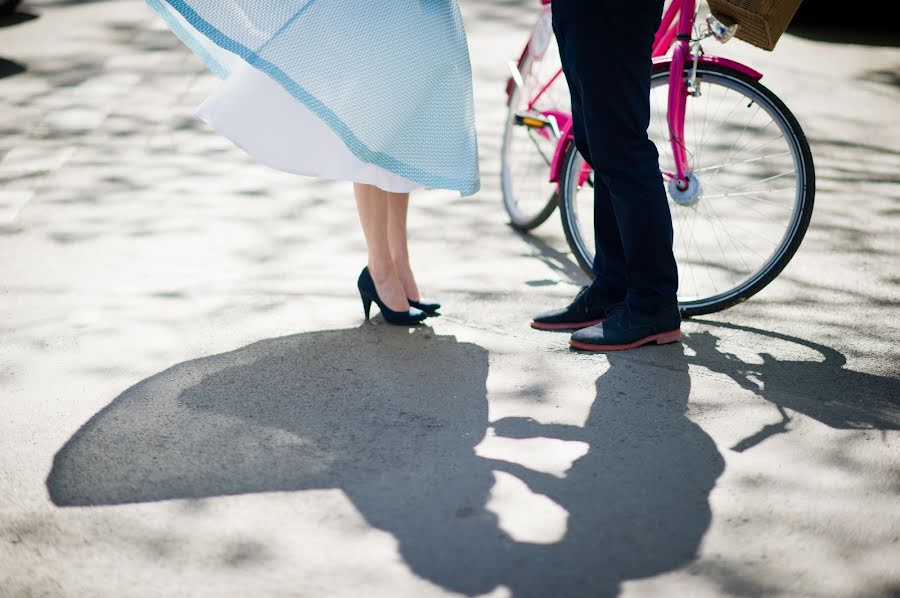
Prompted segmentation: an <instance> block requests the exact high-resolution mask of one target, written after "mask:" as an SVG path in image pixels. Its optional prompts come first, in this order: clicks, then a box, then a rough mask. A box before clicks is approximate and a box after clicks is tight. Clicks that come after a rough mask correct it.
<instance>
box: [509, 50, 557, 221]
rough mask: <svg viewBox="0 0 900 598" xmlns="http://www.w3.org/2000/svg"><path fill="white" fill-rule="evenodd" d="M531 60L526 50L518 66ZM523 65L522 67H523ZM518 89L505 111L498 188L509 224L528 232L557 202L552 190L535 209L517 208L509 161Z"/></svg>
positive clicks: (510, 97)
mask: <svg viewBox="0 0 900 598" xmlns="http://www.w3.org/2000/svg"><path fill="white" fill-rule="evenodd" d="M531 62H532V58H531V56H530V55H528V53H527V52H526V56H525V57H524V58H523V61H522V63H521V64H520V65H519V67H520V68H521V69H522V70H528V67H530V65H531ZM523 67H524V68H523ZM520 93H521V92H520V90H519V88H518V87H517V86H515V85H514V86H513V88H512V90H511V92H510V96H509V104H508V108H507V113H506V124H505V125H504V129H503V143H502V146H501V148H500V188H501V190H502V193H503V207H504V208H505V209H506V213H507V215H508V216H509V225H510V226H511V227H512V228H514V229H515V230H517V231H520V232H528V231H530V230H533V229H535V228H537V227H539V226H540V225H542V224H543V223H544V222H546V221H547V219H548V218H550V216H551V215H552V214H553V212H554V210H556V206H557V205H558V203H559V200H558V194H557V192H555V191H554V192H553V193H552V194H551V195H550V196H549V197H548V199H547V202H546V203H544V204H539V205H542V206H543V207H542V208H541V209H540V210H537V211H524V210H522V209H520V208H519V202H518V201H517V200H516V196H515V192H514V190H513V187H514V184H513V176H512V173H511V172H510V161H511V154H512V152H513V148H512V147H511V145H512V136H513V132H514V127H515V126H516V125H515V115H516V106H518V100H519V94H520ZM546 172H547V179H548V180H549V178H550V176H549V173H550V167H549V165H548V166H547V171H546Z"/></svg>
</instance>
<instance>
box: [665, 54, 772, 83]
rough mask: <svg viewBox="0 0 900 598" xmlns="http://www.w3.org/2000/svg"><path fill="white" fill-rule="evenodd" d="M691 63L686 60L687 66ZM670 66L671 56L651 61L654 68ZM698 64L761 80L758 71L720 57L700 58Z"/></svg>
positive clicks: (760, 74) (689, 60)
mask: <svg viewBox="0 0 900 598" xmlns="http://www.w3.org/2000/svg"><path fill="white" fill-rule="evenodd" d="M691 62H693V60H691V59H690V58H688V61H687V64H691ZM670 64H672V57H671V56H660V57H659V58H654V59H653V66H654V67H658V66H666V67H668V66H669V65H670ZM700 64H709V65H713V66H719V67H722V68H725V69H731V70H733V71H737V72H739V73H741V74H742V75H747V76H748V77H750V78H751V79H753V80H754V81H759V80H760V79H762V73H760V72H759V71H756V70H754V69H752V68H750V67H749V66H747V65H746V64H742V63H740V62H737V61H735V60H730V59H728V58H722V57H721V56H701V57H700Z"/></svg>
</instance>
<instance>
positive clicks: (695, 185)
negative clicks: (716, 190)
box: [668, 173, 703, 206]
mask: <svg viewBox="0 0 900 598" xmlns="http://www.w3.org/2000/svg"><path fill="white" fill-rule="evenodd" d="M685 179H687V187H685V188H684V189H680V188H679V187H678V182H677V179H674V178H673V179H670V180H669V183H668V191H669V197H671V198H672V201H674V202H675V203H676V204H678V205H680V206H693V205H694V204H696V203H697V202H698V201H700V196H701V195H702V193H703V186H702V185H701V184H700V179H698V178H697V177H695V176H694V175H693V174H692V173H687V174H686V175H685Z"/></svg>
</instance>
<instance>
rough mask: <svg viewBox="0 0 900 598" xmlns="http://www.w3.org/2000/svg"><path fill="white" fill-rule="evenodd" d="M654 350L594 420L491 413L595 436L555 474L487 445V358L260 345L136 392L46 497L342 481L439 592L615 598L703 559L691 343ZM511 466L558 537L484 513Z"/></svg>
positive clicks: (60, 459) (705, 461)
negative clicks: (542, 502) (551, 507)
mask: <svg viewBox="0 0 900 598" xmlns="http://www.w3.org/2000/svg"><path fill="white" fill-rule="evenodd" d="M653 351H654V352H655V353H660V354H665V355H666V356H667V367H666V368H658V371H654V374H653V375H652V376H648V375H647V371H646V367H645V366H644V365H643V364H641V362H640V361H638V360H635V359H634V358H633V357H632V356H628V355H616V356H610V359H609V363H610V368H609V369H608V370H607V371H606V372H605V373H603V375H602V376H600V378H599V379H598V380H597V384H596V391H597V397H596V400H595V401H594V403H593V406H592V408H591V411H590V415H589V417H588V420H587V422H586V424H585V426H584V427H577V426H562V425H553V424H540V423H538V422H535V421H533V420H530V419H525V418H507V419H503V420H500V421H498V422H496V424H495V428H496V430H495V432H494V433H495V434H497V435H498V436H506V437H508V438H534V437H549V438H555V439H559V440H569V441H576V442H581V443H584V444H585V445H587V452H586V454H585V455H584V456H583V457H581V458H579V459H578V460H576V461H575V462H574V463H573V465H572V467H571V468H570V469H569V471H568V473H567V474H566V475H565V476H563V477H557V476H555V475H550V474H546V473H542V472H539V471H535V470H533V469H529V468H527V467H524V466H523V465H520V464H516V463H512V462H508V461H502V460H498V459H492V458H487V457H482V456H479V455H478V454H477V451H476V448H475V447H476V446H477V445H478V444H479V443H481V442H482V440H483V439H484V437H485V435H486V434H487V433H488V430H489V426H490V425H491V424H490V423H489V422H488V411H487V396H486V379H487V374H488V353H487V351H486V350H485V349H483V348H482V347H480V346H477V345H474V344H471V343H460V342H457V341H456V340H455V338H453V337H447V336H438V335H435V334H434V333H433V332H432V331H431V330H430V329H428V328H419V329H413V330H407V329H397V328H391V327H386V326H373V325H365V326H362V327H360V328H357V329H348V330H335V331H326V332H312V333H305V334H299V335H295V336H290V337H285V338H280V339H272V340H265V341H261V342H258V343H255V344H252V345H249V346H247V347H244V348H241V349H238V350H236V351H233V352H230V353H226V354H223V355H216V356H212V357H206V358H202V359H197V360H193V361H188V362H185V363H182V364H179V365H176V366H174V367H172V368H170V369H168V370H165V371H164V372H161V373H159V374H157V375H154V376H152V377H150V378H148V379H146V380H144V381H142V382H140V383H138V384H137V385H135V386H133V387H132V388H130V389H128V390H126V391H125V392H124V393H122V394H121V395H120V396H119V397H117V398H116V399H115V400H114V401H113V402H112V403H111V404H110V405H109V406H107V407H106V408H105V409H103V410H102V411H101V412H100V413H98V414H97V415H96V416H94V417H93V418H92V419H91V420H90V421H89V422H88V423H87V424H85V425H84V426H83V427H82V429H81V430H79V431H78V432H77V433H76V434H75V435H74V436H73V437H72V438H71V439H70V440H69V441H68V442H67V443H66V445H65V446H64V447H63V448H62V449H61V450H60V451H59V452H58V454H57V455H56V457H55V459H54V464H53V469H52V471H51V473H50V475H49V478H48V480H47V487H48V490H49V494H50V497H51V499H52V500H53V502H54V503H55V504H57V505H60V506H97V505H114V504H123V503H136V502H148V501H158V500H166V499H191V498H201V497H212V496H223V495H233V494H240V493H252V492H270V491H302V490H308V489H325V488H336V489H340V490H341V491H343V492H344V493H345V494H346V496H347V497H348V498H349V499H350V500H351V501H352V503H353V504H354V505H355V507H356V508H357V509H358V510H359V512H360V513H361V514H362V516H363V517H365V519H366V521H367V522H368V523H369V524H370V525H372V526H374V527H376V528H378V529H381V530H384V531H386V532H389V533H390V534H392V535H393V536H394V537H395V538H396V539H397V541H398V544H399V549H400V552H401V554H402V556H403V558H404V560H405V561H406V563H407V564H408V566H409V567H410V568H411V570H412V571H413V572H415V573H416V574H417V575H419V576H421V577H422V578H424V579H426V580H429V581H430V582H432V583H435V584H438V585H440V586H442V587H444V588H446V589H448V590H452V591H456V592H461V593H464V594H468V595H478V594H482V593H485V592H489V591H491V590H493V589H494V588H496V587H498V586H506V587H508V588H510V589H511V590H512V593H513V595H514V596H540V597H546V596H553V595H559V596H613V595H616V594H617V593H618V591H619V588H620V585H621V583H622V582H623V581H624V580H627V579H634V578H637V577H644V576H649V575H655V574H660V573H663V572H666V571H670V570H672V569H674V568H676V567H680V566H684V565H686V564H688V563H690V562H691V561H692V560H693V559H694V558H695V557H696V554H697V551H698V548H699V545H700V541H701V539H702V537H703V535H704V533H705V532H706V530H707V528H708V527H709V523H710V517H711V515H710V507H709V500H708V496H709V492H710V490H711V489H712V487H713V486H714V484H715V481H716V479H717V478H718V476H719V475H720V473H721V472H722V469H723V461H722V458H721V456H720V455H719V453H718V451H717V450H716V447H715V444H714V443H713V441H712V439H711V438H710V437H709V436H708V435H706V434H705V433H704V432H703V431H702V430H701V429H700V428H699V427H698V426H697V425H695V424H694V423H692V422H691V421H690V420H688V419H687V417H686V415H685V412H686V407H687V402H688V397H689V394H690V388H691V382H690V376H689V373H688V364H687V362H686V361H685V359H684V358H683V356H682V357H681V358H679V353H680V348H678V347H665V348H660V349H656V350H653ZM522 399H523V401H528V400H540V399H541V397H524V396H523V397H522ZM500 473H502V474H505V475H512V476H515V477H517V478H518V479H519V480H521V481H522V482H524V483H525V484H526V485H527V486H528V487H529V488H530V489H531V491H532V492H535V493H539V494H543V495H545V496H546V497H549V499H551V500H552V501H554V502H555V503H556V504H557V505H558V506H559V507H561V508H562V509H564V510H565V511H566V512H567V513H568V525H567V528H566V531H565V533H564V535H563V536H562V538H561V539H560V540H559V541H556V542H552V543H546V544H542V543H534V542H525V541H521V540H518V541H517V540H516V539H514V537H513V535H514V534H511V533H510V532H509V531H508V529H506V528H504V526H502V525H501V524H500V520H499V519H498V516H497V514H496V513H495V512H494V511H495V510H492V509H491V508H489V502H490V499H491V492H492V489H493V488H494V485H495V479H496V478H495V476H497V475H499V474H500Z"/></svg>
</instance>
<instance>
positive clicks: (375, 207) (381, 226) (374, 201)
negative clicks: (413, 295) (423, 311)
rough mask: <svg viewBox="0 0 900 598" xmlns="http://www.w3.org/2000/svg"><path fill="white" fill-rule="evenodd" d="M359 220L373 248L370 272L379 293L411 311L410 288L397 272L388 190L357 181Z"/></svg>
mask: <svg viewBox="0 0 900 598" xmlns="http://www.w3.org/2000/svg"><path fill="white" fill-rule="evenodd" d="M353 191H354V193H355V194H356V207H357V210H358V211H359V222H360V224H362V228H363V233H364V234H365V236H366V245H367V246H368V248H369V272H370V273H371V274H372V280H374V281H375V290H376V291H377V292H378V297H379V298H381V300H382V301H383V302H384V303H385V305H387V306H388V307H389V308H390V309H392V310H394V311H401V312H403V311H408V310H409V302H408V301H407V297H406V290H405V289H404V286H403V283H402V282H401V280H400V277H399V276H398V274H397V269H396V267H395V266H394V259H393V257H392V255H391V246H390V242H389V240H388V220H389V216H388V209H389V206H390V199H391V198H389V197H388V196H387V193H386V192H385V191H382V190H381V189H379V188H378V187H373V186H372V185H363V184H361V183H354V184H353Z"/></svg>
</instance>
